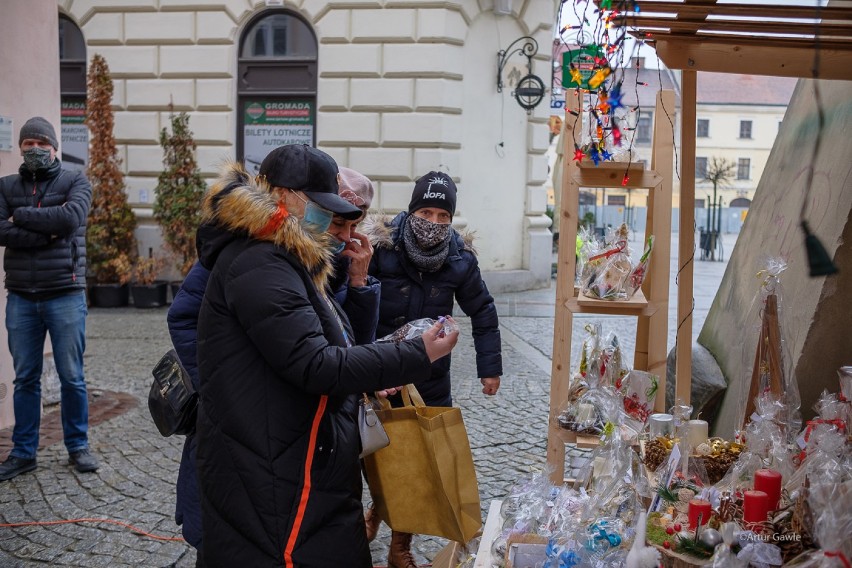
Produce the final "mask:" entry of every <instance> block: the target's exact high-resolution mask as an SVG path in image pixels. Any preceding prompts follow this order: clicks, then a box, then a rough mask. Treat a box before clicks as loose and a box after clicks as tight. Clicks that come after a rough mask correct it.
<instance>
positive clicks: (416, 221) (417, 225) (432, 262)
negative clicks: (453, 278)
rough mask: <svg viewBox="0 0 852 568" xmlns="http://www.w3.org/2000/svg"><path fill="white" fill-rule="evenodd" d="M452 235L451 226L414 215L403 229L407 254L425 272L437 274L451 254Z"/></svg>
mask: <svg viewBox="0 0 852 568" xmlns="http://www.w3.org/2000/svg"><path fill="white" fill-rule="evenodd" d="M452 235H453V231H452V228H451V227H450V225H449V224H446V225H442V224H438V223H432V222H431V221H427V220H426V219H421V218H420V217H415V216H414V215H409V216H408V217H407V218H406V219H405V223H404V224H403V227H402V240H403V243H404V244H405V252H406V254H408V258H409V259H411V262H412V263H413V264H414V266H416V267H417V269H418V270H421V271H423V272H436V271H438V270H439V269H440V268H441V267H442V266H443V265H444V261H446V260H447V256H448V255H449V254H450V240H451V239H452ZM430 245H431V246H430Z"/></svg>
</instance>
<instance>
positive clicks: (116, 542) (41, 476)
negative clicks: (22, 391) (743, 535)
mask: <svg viewBox="0 0 852 568" xmlns="http://www.w3.org/2000/svg"><path fill="white" fill-rule="evenodd" d="M732 248H733V243H732V242H731V243H730V245H729V246H728V247H727V250H728V251H730V250H732ZM725 265H726V263H697V264H696V287H695V296H696V310H695V320H696V324H695V328H694V335H697V333H698V331H699V330H700V325H701V323H702V322H703V315H702V314H706V310H707V308H709V304H710V301H711V300H712V296H713V295H714V294H715V288H714V286H715V287H716V288H717V287H718V284H719V281H720V280H721V276H722V274H723V273H724V268H725ZM699 273H701V278H699ZM554 294H555V292H554V289H553V287H551V288H550V289H549V290H538V291H531V292H519V293H512V294H500V295H497V296H496V298H495V299H496V301H497V306H498V310H499V311H500V314H501V319H500V324H501V329H502V333H503V361H504V377H503V381H502V386H501V388H500V392H499V393H498V395H497V396H494V397H486V396H485V395H483V394H482V392H481V386H480V384H479V381H478V380H477V377H476V369H475V364H474V350H473V343H472V340H471V335H470V324H469V321H468V320H467V319H466V318H460V325H461V329H462V337H461V339H460V341H459V345H458V346H457V347H456V350H455V352H454V354H453V377H454V381H453V397H454V402H455V404H456V405H458V406H460V407H461V408H462V409H463V411H464V418H465V423H466V425H467V430H468V434H469V437H470V442H471V448H472V450H473V455H474V462H475V464H476V468H477V477H478V481H479V490H480V496H481V502H482V508H483V515H484V514H485V512H486V511H487V508H488V504H489V503H490V501H491V500H492V499H500V498H502V497H503V496H505V494H506V493H507V492H508V490H509V489H510V487H511V485H512V484H513V483H514V482H515V481H516V480H518V479H520V478H522V477H524V476H527V475H529V474H530V473H531V472H533V471H537V470H540V469H541V468H542V467H543V465H544V463H545V447H546V438H547V415H548V404H549V402H548V396H549V389H550V351H551V349H552V336H553V314H554V308H553V298H554ZM674 294H676V292H675V291H674V288H673V295H674ZM708 296H709V298H708ZM165 317H166V309H165V308H157V309H151V310H139V309H135V308H132V307H130V308H118V309H109V310H107V309H91V310H90V315H89V320H88V329H87V351H86V360H85V371H86V377H87V381H88V384H89V388H90V391H91V394H92V395H99V396H100V397H103V398H102V400H103V401H104V402H103V404H106V401H108V400H113V399H117V398H121V397H122V396H124V395H131V396H132V397H135V399H136V400H137V401H138V404H137V405H135V406H134V405H132V404H125V405H124V406H123V407H122V412H123V413H121V414H119V415H117V416H112V417H109V416H106V417H104V419H103V420H102V421H100V422H99V423H96V424H95V423H93V424H92V426H91V428H90V443H91V446H92V449H93V450H94V451H95V452H96V454H97V455H98V457H99V458H100V460H101V468H100V469H99V470H98V471H97V472H96V473H91V474H80V473H77V472H76V470H74V469H73V468H72V467H71V466H68V465H67V453H66V451H65V448H64V446H63V445H62V443H61V441H59V440H60V439H59V438H56V437H55V436H54V437H53V439H52V443H50V444H49V445H47V444H48V443H49V442H50V441H51V440H49V439H47V437H46V439H45V440H42V441H43V442H45V447H44V448H43V449H40V450H39V454H38V464H39V467H38V469H37V470H36V471H35V472H33V473H28V474H24V475H21V476H19V477H17V478H15V479H13V480H10V481H7V482H2V483H0V524H10V523H15V524H19V525H20V524H25V523H46V522H52V521H64V520H73V519H105V520H108V521H109V522H91V521H88V522H76V523H67V524H52V525H23V526H15V527H8V526H0V567H4V568H5V567H19V566H43V565H50V566H86V567H98V566H110V567H112V566H134V567H140V566H144V567H148V566H152V567H165V566H175V567H187V566H194V563H195V552H194V550H193V549H192V547H190V546H188V545H187V544H186V543H184V542H183V541H180V540H176V541H170V540H157V539H154V538H151V537H149V536H145V535H140V534H137V533H136V532H134V531H133V530H130V529H128V528H127V527H126V526H122V525H119V524H113V522H119V523H127V524H129V525H133V526H134V527H137V528H138V529H139V530H141V531H144V532H147V533H151V534H153V535H154V536H158V537H164V538H175V537H179V536H180V531H179V528H178V527H177V526H175V524H174V520H173V511H174V482H175V480H176V478H177V470H178V462H179V460H180V454H181V447H182V443H183V438H182V437H173V438H163V437H161V436H160V435H159V434H158V432H157V430H156V428H155V427H154V425H153V423H152V422H151V419H150V416H149V414H148V409H147V402H146V399H147V391H148V387H149V386H150V380H151V378H150V377H151V375H150V369H151V367H152V366H153V365H154V364H155V363H156V362H157V360H158V359H159V357H160V356H161V355H162V354H163V352H165V351H166V350H167V349H168V348H169V347H170V344H169V339H168V334H167V332H166V323H165ZM585 319H589V320H592V319H597V318H585V317H584V318H583V320H585ZM600 319H605V320H607V321H606V322H605V324H604V325H605V328H606V329H615V330H616V331H617V332H618V333H619V336H620V339H621V340H622V343H623V345H624V347H625V353H627V354H631V353H632V348H633V341H634V338H633V335H635V320H634V319H632V318H613V317H607V318H600ZM583 320H581V318H577V320H576V321H575V325H574V337H573V345H574V348H575V349H579V344H580V342H581V341H582V337H583V331H582V325H580V323H581V321H583ZM610 320H611V321H610ZM672 321H673V320H672ZM671 325H672V324H670V326H671ZM631 330H632V331H631ZM672 337H673V336H672V334H671V333H670V343H671V344H672V345H673V340H672ZM576 353H577V352H576V351H575V353H574V355H572V360H573V361H576ZM114 393H116V394H114ZM92 404H93V406H96V405H98V404H102V403H100V402H98V396H93V403H92ZM57 410H58V409H57V408H55V407H49V408H46V409H45V411H46V413H48V414H46V417H45V420H44V422H45V425H48V424H49V423H50V420H51V418H50V414H49V413H53V412H57ZM106 414H109V413H106ZM52 420H54V421H55V418H53V419H52ZM93 422H94V421H93ZM3 434H4V433H3V432H0V458H4V457H5V454H6V452H7V451H8V447H5V448H4V446H3V444H2V438H3ZM5 436H6V438H7V439H8V431H7V432H5ZM46 440H47V441H46ZM7 445H8V444H7ZM368 500H369V498H368V496H366V494H365V502H366V501H368ZM389 542H390V531H389V529H388V528H387V526H384V525H383V527H382V529H381V531H380V533H379V536H378V538H377V539H376V540H375V541H374V542H373V544H372V546H371V549H372V551H373V559H374V563H375V564H376V565H377V566H383V565H385V564H386V558H387V546H388V543H389ZM444 543H445V541H444V540H443V539H439V538H434V537H422V536H418V537H416V538H415V540H414V545H413V549H414V552H415V558H416V560H417V561H418V562H420V563H427V562H429V561H430V560H431V559H432V558H433V557H434V555H435V554H436V553H437V551H438V550H440V548H441V547H442V546H443V545H444ZM340 566H346V559H345V558H341V564H340Z"/></svg>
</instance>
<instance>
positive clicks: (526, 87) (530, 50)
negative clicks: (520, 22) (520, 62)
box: [497, 36, 544, 113]
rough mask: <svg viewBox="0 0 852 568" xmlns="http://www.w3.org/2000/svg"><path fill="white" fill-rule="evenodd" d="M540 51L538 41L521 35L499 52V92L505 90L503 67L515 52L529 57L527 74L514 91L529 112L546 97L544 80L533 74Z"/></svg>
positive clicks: (517, 99) (514, 94)
mask: <svg viewBox="0 0 852 568" xmlns="http://www.w3.org/2000/svg"><path fill="white" fill-rule="evenodd" d="M536 53H538V42H537V41H536V40H535V39H533V38H531V37H530V36H523V37H519V38H518V39H516V40H515V41H513V42H512V43H511V44H509V47H507V48H506V49H501V50H500V51H498V52H497V92H498V93H502V92H503V69H504V68H505V67H506V63H507V61H508V60H509V58H510V57H512V56H513V55H515V54H518V55H521V56H523V57H526V58H527V74H526V75H525V76H524V77H521V78H520V79H519V80H518V82H517V88H516V89H515V91H514V92H513V93H512V95H513V96H514V97H515V100H516V101H517V102H518V104H519V105H520V106H521V108H523V109H524V110H526V111H527V112H528V113H529V112H531V111H532V109H534V108H535V107H536V106H538V104H539V103H540V102H541V100H542V99H543V98H544V82H543V81H542V80H541V79H540V78H539V77H537V76H536V75H533V72H532V66H533V57H535V55H536Z"/></svg>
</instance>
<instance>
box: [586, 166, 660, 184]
mask: <svg viewBox="0 0 852 568" xmlns="http://www.w3.org/2000/svg"><path fill="white" fill-rule="evenodd" d="M601 165H603V163H601ZM626 171H627V177H628V180H627V183H626V184H625V183H623V181H624V173H625V168H624V167H621V168H611V167H603V168H595V167H580V168H578V171H576V172H575V173H574V174H573V179H574V181H575V182H576V183H577V185H579V186H580V187H608V188H609V187H612V188H616V189H618V188H625V189H642V188H651V187H656V186H657V185H659V184H660V182H661V181H663V178H662V177H660V174H658V173H657V172H655V171H653V170H646V169H644V168H640V169H634V168H631V169H630V170H626Z"/></svg>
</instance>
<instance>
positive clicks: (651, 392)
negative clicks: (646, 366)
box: [615, 369, 659, 432]
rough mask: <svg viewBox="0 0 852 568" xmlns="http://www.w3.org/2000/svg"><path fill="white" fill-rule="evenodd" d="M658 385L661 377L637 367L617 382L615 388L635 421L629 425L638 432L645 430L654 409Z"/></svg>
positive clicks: (626, 410) (625, 410)
mask: <svg viewBox="0 0 852 568" xmlns="http://www.w3.org/2000/svg"><path fill="white" fill-rule="evenodd" d="M658 386H659V377H657V376H656V375H652V374H651V373H649V372H647V371H639V370H636V369H633V370H632V371H630V372H628V373H627V375H626V376H625V377H624V378H622V379H617V380H616V382H615V388H617V389H618V390H619V392H620V393H621V396H622V397H623V404H624V412H625V413H627V416H628V418H629V419H631V421H632V422H633V423H632V424H629V425H630V426H631V427H632V428H633V429H634V430H636V431H637V432H641V431H642V430H644V428H645V423H646V422H647V421H648V417H649V416H650V415H651V413H652V412H653V411H654V399H655V398H656V395H657V388H658Z"/></svg>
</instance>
